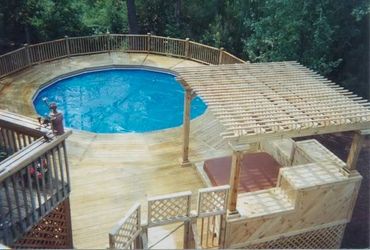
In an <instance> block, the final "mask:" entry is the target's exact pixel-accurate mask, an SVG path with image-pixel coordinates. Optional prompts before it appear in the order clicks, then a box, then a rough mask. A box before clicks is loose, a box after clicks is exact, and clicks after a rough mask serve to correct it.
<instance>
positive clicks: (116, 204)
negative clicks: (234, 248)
mask: <svg viewBox="0 0 370 250" xmlns="http://www.w3.org/2000/svg"><path fill="white" fill-rule="evenodd" d="M108 65H144V66H152V67H159V68H165V69H170V70H173V69H176V68H177V67H185V66H196V65H200V64H199V63H196V62H193V61H189V60H184V59H177V58H172V57H165V56H158V55H151V54H144V53H143V54H139V53H135V54H130V53H111V54H110V55H109V54H96V55H89V56H79V57H73V58H70V59H68V58H66V59H61V60H57V61H53V62H49V63H44V64H40V65H36V66H33V67H32V68H29V69H25V70H23V71H22V72H19V73H17V74H14V75H11V76H8V77H5V78H3V79H1V80H0V86H1V87H0V89H1V92H0V94H1V98H0V108H3V109H8V110H9V111H12V112H16V113H20V114H23V115H26V116H30V117H34V118H35V117H37V114H36V113H35V111H34V109H33V106H32V97H33V95H34V93H35V92H36V90H37V89H38V88H39V86H40V85H41V84H43V83H45V82H47V81H49V80H51V79H53V78H55V77H57V76H58V75H62V74H66V73H68V72H72V71H76V70H79V69H83V68H90V67H100V66H108ZM10 83H11V84H10ZM10 104H11V105H10ZM191 126H192V128H191V129H192V132H191V137H192V143H191V150H190V157H191V159H192V160H196V161H198V160H199V161H200V160H204V159H208V158H213V157H217V156H224V155H228V154H229V153H230V150H229V148H228V146H227V145H225V143H224V142H222V141H221V138H220V137H219V136H218V135H219V133H220V132H221V129H220V127H219V125H218V122H217V121H216V120H215V119H214V118H213V116H212V115H211V114H210V113H208V112H206V114H204V115H203V116H201V117H199V118H197V119H195V120H193V121H192V125H191ZM181 135H182V131H181V129H180V128H174V129H167V130H163V131H158V132H149V133H144V134H135V133H132V134H131V133H130V134H113V135H112V134H106V135H103V134H94V133H88V132H79V131H74V133H73V134H72V135H71V136H70V138H69V139H68V140H67V147H68V153H69V160H70V163H71V166H70V167H71V185H72V187H71V188H72V190H73V191H72V193H71V197H70V199H71V212H72V229H73V239H74V246H75V247H76V248H105V247H107V246H108V238H107V232H109V230H110V229H111V227H112V226H113V225H114V224H115V223H116V222H117V221H118V220H119V219H120V218H121V217H122V216H123V215H124V213H125V211H127V210H128V208H129V207H130V206H131V205H132V204H133V203H134V202H135V201H141V202H144V201H145V200H146V198H147V197H148V196H153V195H158V194H165V193H169V192H177V191H184V190H192V191H194V192H195V191H196V190H197V189H198V188H200V187H203V184H202V182H201V179H200V178H199V177H198V175H197V173H196V170H195V169H193V168H186V169H184V168H180V167H179V166H180V157H181V144H182V140H181ZM179 176H181V178H178V177H179ZM91 218H94V219H91Z"/></svg>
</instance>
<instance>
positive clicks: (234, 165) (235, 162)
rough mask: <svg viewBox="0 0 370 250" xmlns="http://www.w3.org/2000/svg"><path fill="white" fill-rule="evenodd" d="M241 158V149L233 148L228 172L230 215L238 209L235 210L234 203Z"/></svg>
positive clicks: (236, 196) (235, 202)
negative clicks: (229, 171)
mask: <svg viewBox="0 0 370 250" xmlns="http://www.w3.org/2000/svg"><path fill="white" fill-rule="evenodd" d="M242 160H243V151H241V150H236V149H233V155H232V157H231V173H230V199H229V212H230V215H233V214H237V213H238V211H237V210H236V205H237V200H238V187H239V178H240V167H241V164H242Z"/></svg>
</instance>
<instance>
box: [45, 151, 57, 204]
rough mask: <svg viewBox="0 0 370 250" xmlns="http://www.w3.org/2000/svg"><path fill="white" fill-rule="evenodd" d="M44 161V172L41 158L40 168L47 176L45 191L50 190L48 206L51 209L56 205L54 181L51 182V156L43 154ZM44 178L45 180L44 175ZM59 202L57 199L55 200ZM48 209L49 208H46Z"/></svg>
mask: <svg viewBox="0 0 370 250" xmlns="http://www.w3.org/2000/svg"><path fill="white" fill-rule="evenodd" d="M44 157H45V159H46V164H45V165H46V170H45V168H44V166H43V164H42V158H41V168H42V169H43V170H44V173H45V172H46V174H47V176H48V185H49V186H48V188H47V190H50V199H49V200H50V205H51V207H53V206H55V204H57V201H55V196H54V188H53V187H54V183H53V182H54V180H53V173H52V172H53V167H52V160H51V157H52V156H51V154H50V153H49V152H46V154H45V156H44ZM45 178H46V175H45ZM57 200H59V199H57ZM48 209H49V208H48Z"/></svg>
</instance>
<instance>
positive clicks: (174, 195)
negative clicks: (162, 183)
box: [148, 191, 192, 202]
mask: <svg viewBox="0 0 370 250" xmlns="http://www.w3.org/2000/svg"><path fill="white" fill-rule="evenodd" d="M191 195H192V193H191V191H185V192H178V193H172V194H165V195H157V196H152V197H149V198H148V202H152V201H160V200H167V199H173V198H179V197H185V196H191Z"/></svg>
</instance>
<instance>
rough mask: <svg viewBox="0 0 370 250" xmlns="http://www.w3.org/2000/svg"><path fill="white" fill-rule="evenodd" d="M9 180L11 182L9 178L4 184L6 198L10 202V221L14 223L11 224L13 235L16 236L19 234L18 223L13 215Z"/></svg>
mask: <svg viewBox="0 0 370 250" xmlns="http://www.w3.org/2000/svg"><path fill="white" fill-rule="evenodd" d="M8 182H9V179H8V178H7V179H6V180H5V181H4V182H3V185H4V188H5V197H6V200H7V203H8V214H9V217H10V221H11V223H12V224H11V230H12V233H13V235H14V236H16V235H17V230H16V228H15V226H16V223H15V219H14V215H13V202H12V200H11V198H10V192H9V187H8Z"/></svg>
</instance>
